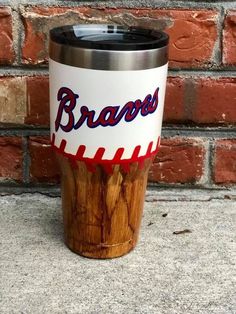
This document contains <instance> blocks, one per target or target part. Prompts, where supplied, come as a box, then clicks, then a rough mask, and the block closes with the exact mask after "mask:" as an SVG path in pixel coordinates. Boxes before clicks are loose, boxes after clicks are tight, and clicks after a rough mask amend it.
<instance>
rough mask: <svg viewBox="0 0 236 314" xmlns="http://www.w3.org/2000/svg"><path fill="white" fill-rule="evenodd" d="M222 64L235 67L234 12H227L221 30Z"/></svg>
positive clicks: (235, 33) (235, 29)
mask: <svg viewBox="0 0 236 314" xmlns="http://www.w3.org/2000/svg"><path fill="white" fill-rule="evenodd" d="M223 63H224V64H229V65H230V64H232V65H236V11H229V12H228V13H227V15H226V17H225V21H224V30H223Z"/></svg>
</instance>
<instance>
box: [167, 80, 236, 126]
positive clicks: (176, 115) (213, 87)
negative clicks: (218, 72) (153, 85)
mask: <svg viewBox="0 0 236 314" xmlns="http://www.w3.org/2000/svg"><path fill="white" fill-rule="evenodd" d="M235 108H236V78H224V77H220V78H204V77H202V78H199V77H189V78H181V77H174V78H170V79H169V80H168V83H167V90H166V100H165V111H164V121H165V122H168V123H171V122H174V123H195V124H215V125H216V124H219V125H222V124H225V125H227V124H236V110H235Z"/></svg>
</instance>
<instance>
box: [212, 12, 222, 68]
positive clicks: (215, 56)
mask: <svg viewBox="0 0 236 314" xmlns="http://www.w3.org/2000/svg"><path fill="white" fill-rule="evenodd" d="M224 15H225V10H224V8H223V7H221V8H220V9H219V14H218V17H217V19H216V27H217V40H216V42H215V45H214V48H213V53H212V60H213V63H214V62H215V64H216V67H221V66H222V55H223V53H222V39H223V37H222V29H223V26H224V25H223V21H224Z"/></svg>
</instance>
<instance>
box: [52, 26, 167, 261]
mask: <svg viewBox="0 0 236 314" xmlns="http://www.w3.org/2000/svg"><path fill="white" fill-rule="evenodd" d="M167 47H168V36H167V35H166V34H164V33H162V32H154V31H151V30H143V29H137V28H124V27H121V26H114V25H113V26H110V25H76V26H65V27H60V28H57V29H53V30H52V31H51V33H50V60H49V70H50V121H51V122H50V123H51V125H50V127H51V142H52V146H53V148H54V150H55V152H56V154H57V157H58V161H59V165H60V168H61V182H62V207H63V217H64V234H65V242H66V244H67V245H68V247H69V248H70V249H71V250H73V251H74V252H76V253H79V254H81V255H84V256H88V257H93V258H112V257H117V256H121V255H124V254H125V253H127V252H129V251H130V250H131V249H132V248H134V247H135V245H136V243H137V239H138V234H139V229H140V223H141V217H142V210H143V204H144V197H145V191H146V184H147V176H148V170H149V167H150V165H151V162H152V160H153V158H154V157H155V155H156V153H157V151H158V148H159V145H160V136H161V126H162V115H163V108H164V96H165V86H166V77H167V61H168V56H167Z"/></svg>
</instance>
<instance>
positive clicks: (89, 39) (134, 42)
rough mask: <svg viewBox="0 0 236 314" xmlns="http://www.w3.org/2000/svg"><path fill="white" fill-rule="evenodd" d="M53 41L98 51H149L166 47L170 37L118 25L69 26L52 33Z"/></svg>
mask: <svg viewBox="0 0 236 314" xmlns="http://www.w3.org/2000/svg"><path fill="white" fill-rule="evenodd" d="M50 38H51V40H52V41H54V42H56V43H58V44H63V45H70V46H74V47H81V48H88V49H98V50H125V51H127V50H147V49H156V48H161V47H165V46H167V45H168V41H169V36H168V35H167V34H166V33H164V32H161V31H154V30H150V29H142V28H136V27H123V26H118V25H93V24H90V25H86V24H85V25H68V26H62V27H57V28H54V29H52V30H51V31H50Z"/></svg>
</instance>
